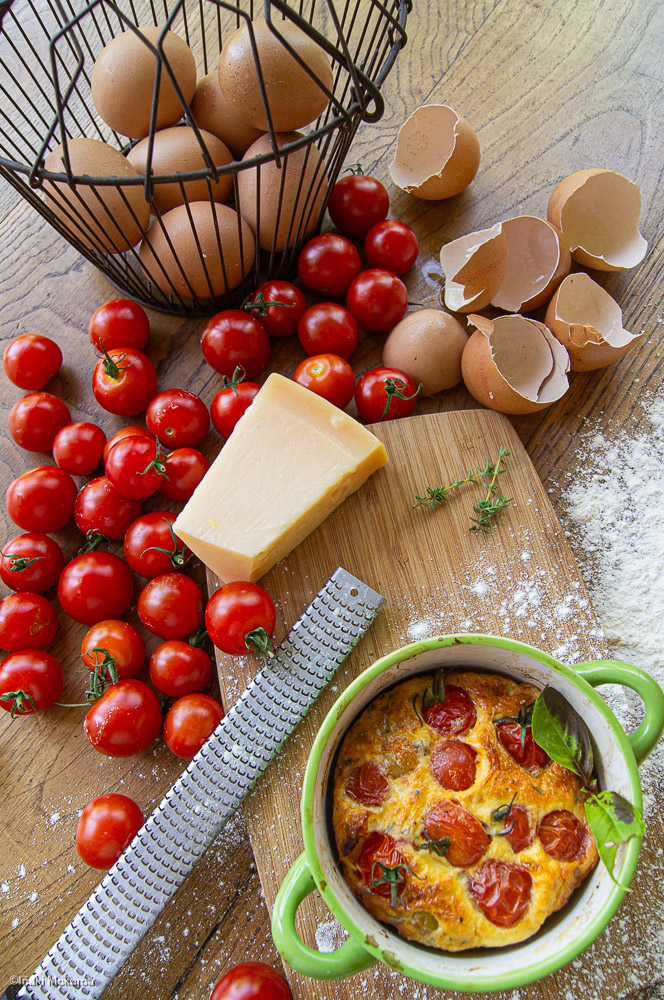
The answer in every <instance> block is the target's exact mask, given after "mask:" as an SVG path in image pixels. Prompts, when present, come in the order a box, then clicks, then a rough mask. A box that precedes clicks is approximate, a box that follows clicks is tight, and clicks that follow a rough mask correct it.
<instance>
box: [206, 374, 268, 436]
mask: <svg viewBox="0 0 664 1000" xmlns="http://www.w3.org/2000/svg"><path fill="white" fill-rule="evenodd" d="M242 377H243V372H242V370H241V369H236V371H235V372H233V377H232V378H231V379H230V380H229V379H227V378H226V377H225V376H224V385H223V388H222V389H220V390H219V392H218V393H217V394H216V396H215V397H214V399H213V400H212V403H211V405H210V416H211V417H212V423H213V424H214V428H215V430H216V431H217V433H219V434H221V436H222V437H224V438H229V437H230V436H231V434H232V433H233V430H234V429H235V425H236V423H237V422H238V420H239V419H240V417H241V416H243V415H244V414H245V413H246V411H247V410H248V409H249V407H250V406H251V404H252V403H253V401H254V399H255V398H256V396H257V394H258V391H259V389H260V386H259V385H258V384H257V383H256V382H241V381H240V378H242Z"/></svg>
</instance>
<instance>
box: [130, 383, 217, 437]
mask: <svg viewBox="0 0 664 1000" xmlns="http://www.w3.org/2000/svg"><path fill="white" fill-rule="evenodd" d="M145 421H146V423H147V425H148V430H150V431H152V433H153V434H155V435H156V436H157V437H158V438H159V440H160V441H161V443H162V444H163V446H164V447H165V448H195V447H196V445H197V444H200V443H201V441H203V440H204V438H205V435H206V434H207V432H208V431H209V429H210V414H209V413H208V408H207V406H206V405H205V403H204V402H203V400H202V399H199V397H198V396H196V395H194V393H193V392H188V391H187V390H186V389H166V391H165V392H160V393H159V394H158V395H157V396H155V397H154V399H153V400H152V401H151V402H150V405H149V406H148V408H147V410H146V412H145Z"/></svg>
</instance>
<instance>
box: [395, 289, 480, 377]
mask: <svg viewBox="0 0 664 1000" xmlns="http://www.w3.org/2000/svg"><path fill="white" fill-rule="evenodd" d="M467 342H468V334H467V333H466V331H465V330H464V328H463V327H462V326H461V323H459V322H458V321H457V320H456V319H454V317H453V316H450V314H449V313H446V312H444V311H443V310H442V309H418V311H417V312H414V313H410V315H408V316H405V317H404V319H402V320H401V321H400V322H399V323H397V325H396V326H395V327H394V329H393V330H392V332H391V333H390V335H389V337H388V338H387V340H386V341H385V343H384V345H383V364H384V365H386V366H387V367H388V368H399V369H400V370H401V371H404V372H406V374H407V375H410V377H411V378H412V379H414V381H415V382H421V383H422V388H421V390H420V394H421V395H422V396H433V395H435V394H436V393H437V392H441V391H442V390H443V389H451V388H452V386H454V385H458V384H459V382H460V381H461V355H462V354H463V349H464V347H465V346H466V343H467Z"/></svg>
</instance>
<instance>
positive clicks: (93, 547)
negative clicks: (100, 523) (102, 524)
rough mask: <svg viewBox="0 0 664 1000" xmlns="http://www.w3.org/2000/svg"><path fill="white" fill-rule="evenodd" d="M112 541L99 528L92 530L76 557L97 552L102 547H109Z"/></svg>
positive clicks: (86, 534)
mask: <svg viewBox="0 0 664 1000" xmlns="http://www.w3.org/2000/svg"><path fill="white" fill-rule="evenodd" d="M110 541H111V539H110V538H108V536H107V535H105V534H104V533H103V532H102V531H100V530H99V528H90V530H89V531H86V533H85V542H84V543H83V545H81V547H80V549H79V550H78V552H77V553H76V555H78V556H80V555H82V554H83V553H84V552H96V551H97V549H98V548H99V546H100V545H109V544H110Z"/></svg>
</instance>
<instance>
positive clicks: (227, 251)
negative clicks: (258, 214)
mask: <svg viewBox="0 0 664 1000" xmlns="http://www.w3.org/2000/svg"><path fill="white" fill-rule="evenodd" d="M189 212H191V216H192V220H193V227H192V224H191V222H190V220H189ZM213 213H214V214H213ZM240 226H241V239H240ZM217 230H218V231H219V239H217ZM166 234H168V239H167V237H166ZM169 240H170V243H169ZM219 242H221V250H220V247H219ZM171 245H172V247H173V249H171ZM199 246H200V250H199ZM173 250H175V254H174V253H173ZM254 256H255V249H254V237H253V234H252V232H251V230H250V229H249V226H248V225H247V224H246V222H244V221H242V220H240V219H239V217H238V214H237V212H234V211H233V209H232V208H228V207H227V206H226V205H217V204H216V203H215V204H214V205H211V204H210V202H209V201H193V202H191V204H190V205H189V206H188V207H187V206H186V205H179V206H178V207H177V208H174V209H172V210H171V211H170V212H167V213H166V215H164V216H162V219H161V221H159V220H155V222H153V223H152V225H151V226H150V229H149V231H148V236H147V239H145V240H144V241H143V242H142V243H141V248H140V250H139V257H140V260H141V263H142V265H143V267H144V268H145V270H146V272H147V274H148V277H149V278H150V280H151V281H152V282H154V284H155V285H156V286H157V287H158V288H160V289H161V291H162V292H165V293H166V294H169V293H176V294H178V295H180V296H182V298H183V299H193V298H198V299H209V298H213V297H216V296H217V295H223V294H224V293H225V292H227V291H231V290H232V289H233V288H237V286H238V285H239V284H240V282H241V281H242V278H243V277H244V276H245V275H246V274H248V272H249V271H250V270H251V266H252V264H253V262H254Z"/></svg>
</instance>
